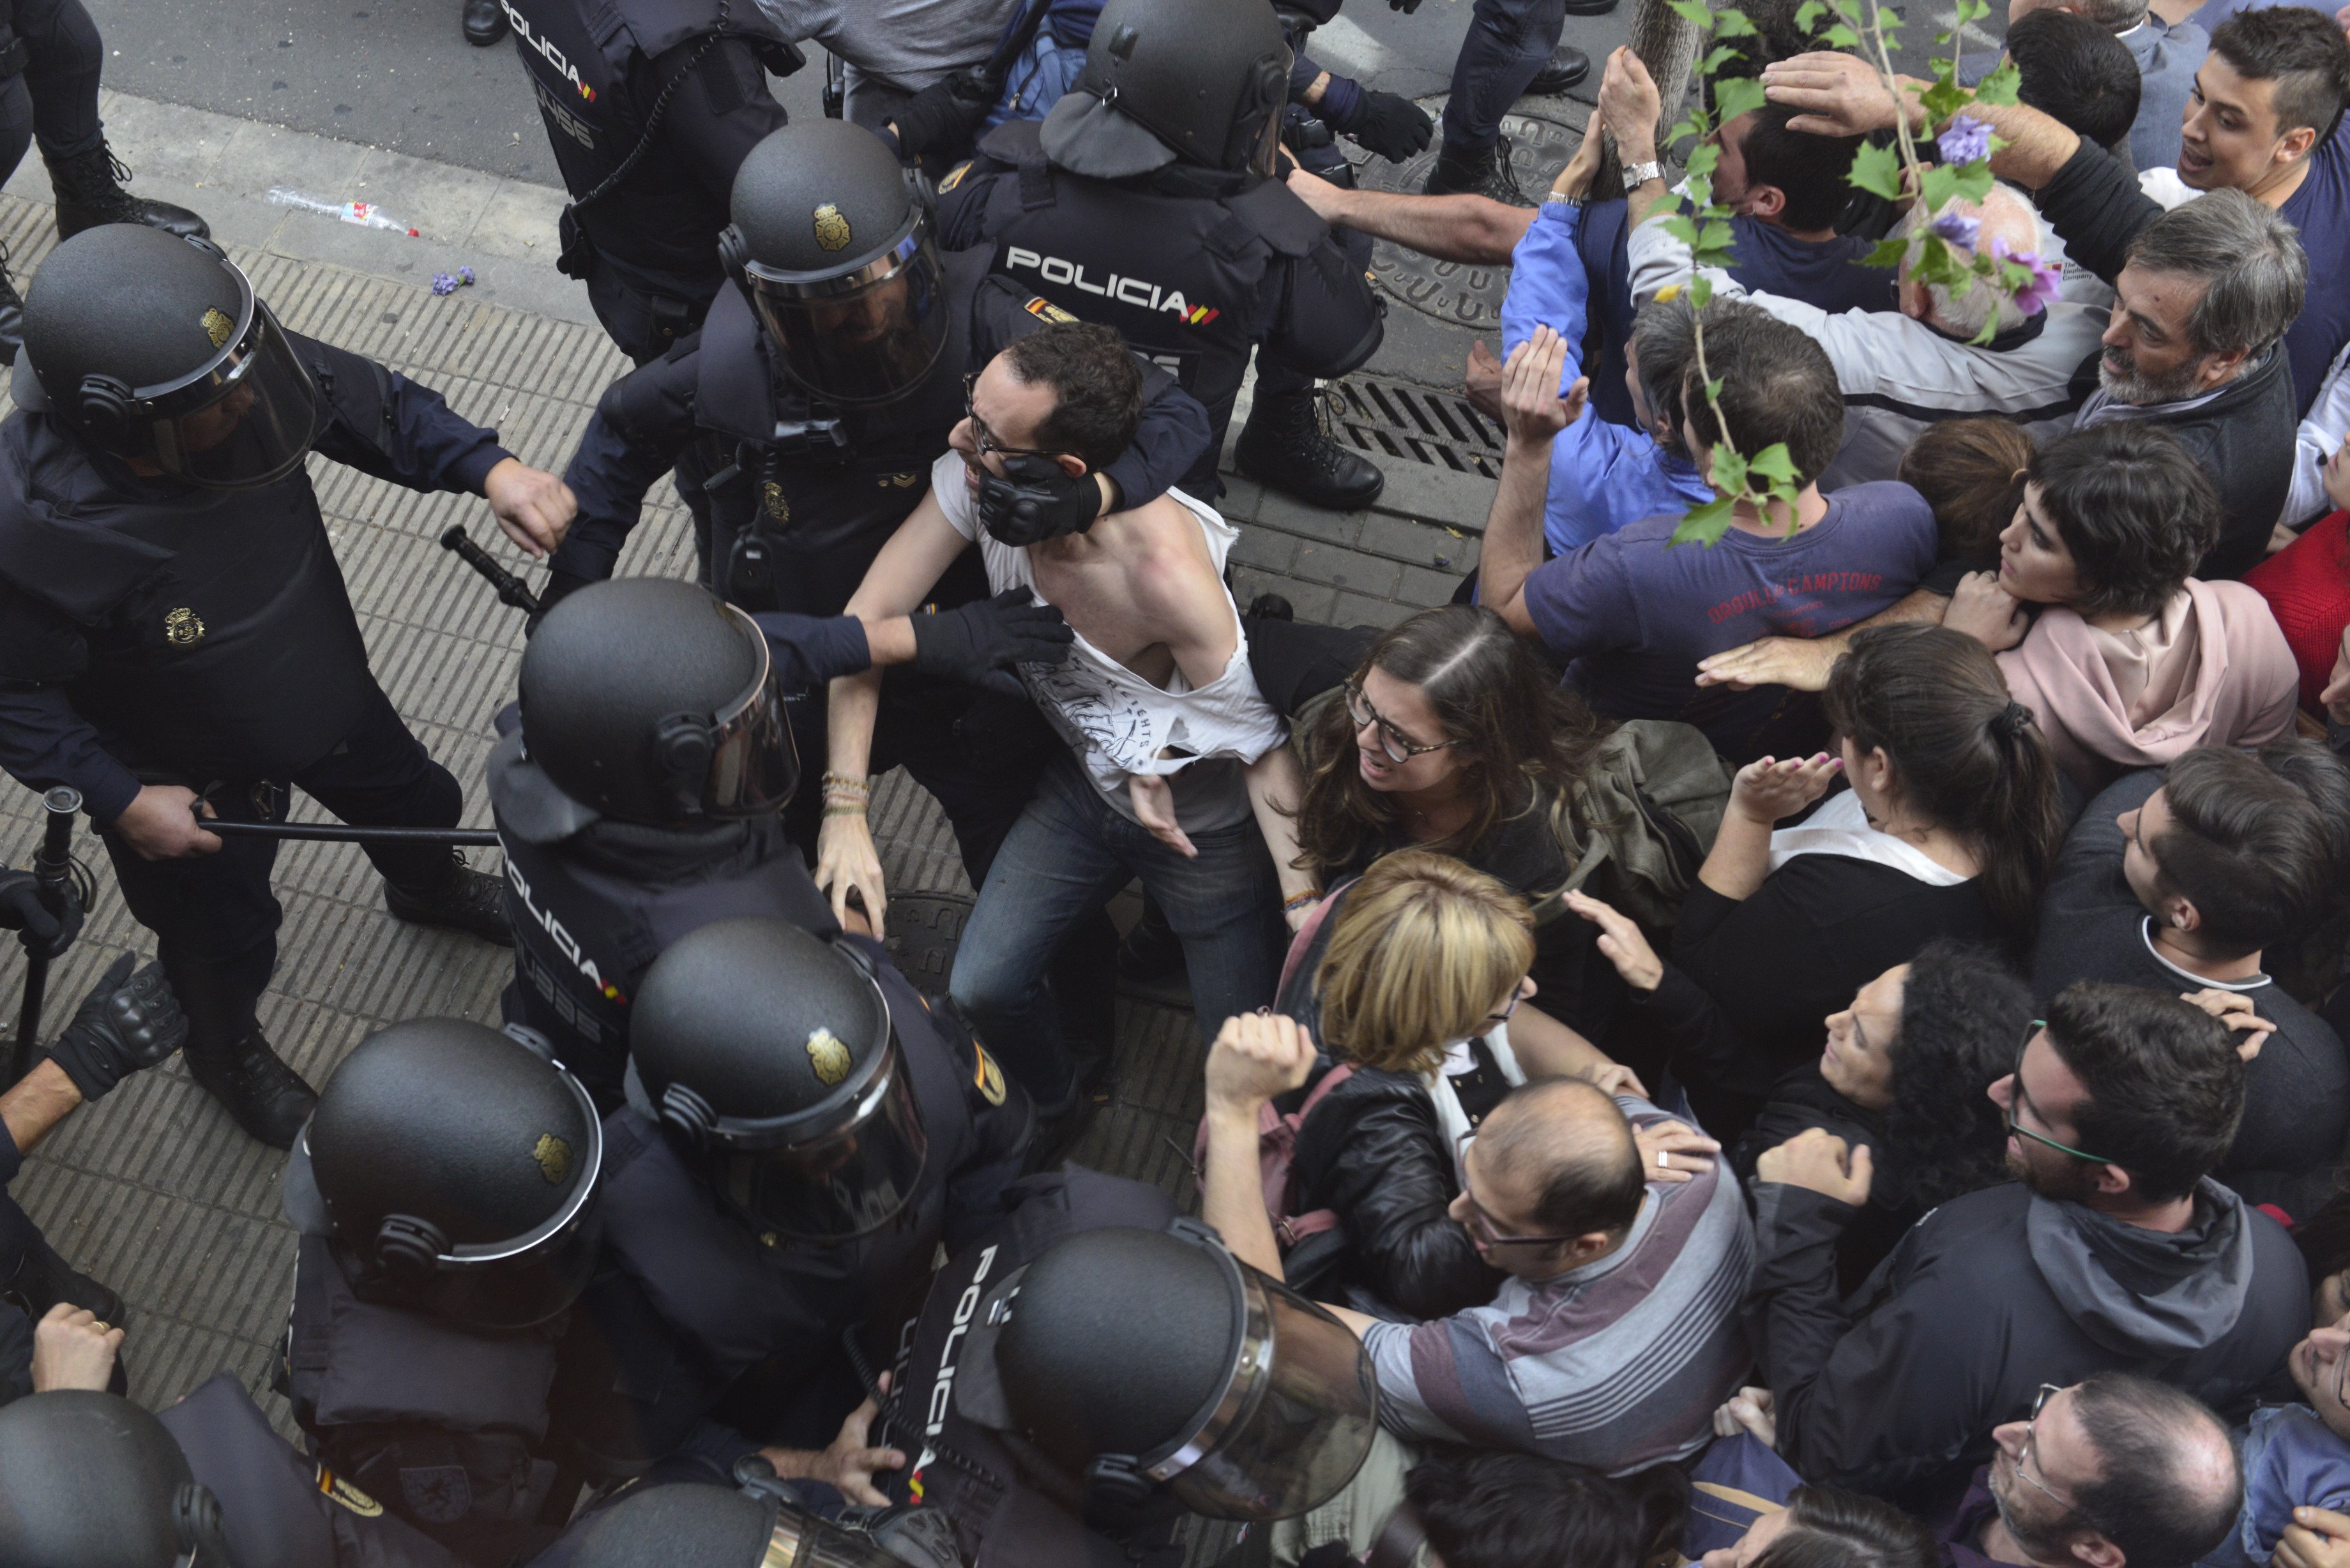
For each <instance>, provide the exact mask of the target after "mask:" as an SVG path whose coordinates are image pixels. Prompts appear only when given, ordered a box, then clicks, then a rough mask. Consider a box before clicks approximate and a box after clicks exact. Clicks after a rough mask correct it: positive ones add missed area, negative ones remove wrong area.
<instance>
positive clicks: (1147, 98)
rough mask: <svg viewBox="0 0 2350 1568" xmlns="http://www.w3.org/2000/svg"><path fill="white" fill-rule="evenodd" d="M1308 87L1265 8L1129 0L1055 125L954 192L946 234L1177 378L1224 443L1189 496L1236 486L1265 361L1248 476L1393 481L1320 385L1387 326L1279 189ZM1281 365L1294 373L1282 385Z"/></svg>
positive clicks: (1310, 491)
mask: <svg viewBox="0 0 2350 1568" xmlns="http://www.w3.org/2000/svg"><path fill="white" fill-rule="evenodd" d="M1290 74H1291V55H1290V49H1289V46H1288V44H1287V42H1286V41H1285V39H1284V35H1283V32H1282V25H1281V23H1280V21H1279V20H1278V19H1276V18H1275V16H1274V13H1273V9H1272V7H1270V6H1268V5H1265V4H1264V3H1263V0H1109V4H1107V5H1104V6H1103V7H1102V13H1101V16H1100V18H1099V19H1098V20H1097V22H1096V23H1095V24H1094V33H1093V41H1092V42H1091V44H1089V45H1088V46H1087V53H1086V67H1085V71H1084V73H1083V74H1082V75H1081V76H1079V78H1077V86H1076V88H1075V89H1074V90H1073V91H1071V92H1070V93H1068V94H1067V95H1066V96H1065V97H1064V98H1062V99H1061V100H1060V101H1059V102H1058V103H1056V104H1055V105H1054V106H1053V110H1052V112H1051V113H1050V114H1049V115H1047V116H1046V117H1045V119H1044V121H1043V122H1042V123H1041V124H1040V123H1038V122H1036V121H1034V120H1008V121H1006V122H1005V123H1003V125H1000V126H998V127H996V128H995V130H992V131H990V132H988V133H987V135H986V136H984V137H983V138H982V139H981V140H980V143H979V147H980V157H979V158H978V159H976V160H974V161H972V163H971V164H970V165H968V166H967V167H966V168H964V169H962V170H959V171H955V172H953V173H951V174H949V175H948V176H947V178H946V179H945V180H944V181H942V182H941V209H940V211H941V237H942V240H943V243H944V244H947V245H949V246H950V247H953V248H956V249H960V248H962V247H965V246H974V247H979V248H981V249H983V250H984V251H985V252H986V253H987V254H989V255H990V257H991V259H992V262H993V265H994V267H995V270H996V271H997V272H999V273H1001V274H1003V275H1005V276H1007V277H1009V278H1010V279H1011V280H1012V281H1013V282H1014V283H1016V284H1018V285H1019V286H1022V287H1024V288H1033V289H1035V290H1036V291H1037V292H1038V293H1039V294H1042V295H1043V296H1045V298H1047V299H1050V300H1051V301H1052V302H1053V303H1054V304H1055V305H1058V306H1061V307H1062V308H1063V309H1065V310H1067V311H1070V312H1071V313H1073V314H1075V315H1076V316H1079V317H1084V318H1085V319H1087V320H1090V321H1099V322H1102V323H1104V324H1105V325H1107V326H1110V327H1116V328H1118V331H1119V332H1120V333H1122V334H1123V335H1124V336H1125V337H1126V340H1127V342H1128V344H1129V345H1131V346H1132V347H1133V348H1135V350H1136V351H1137V352H1139V353H1140V354H1142V355H1143V356H1144V357H1146V358H1149V359H1152V360H1154V361H1156V362H1158V363H1159V364H1162V365H1166V366H1169V367H1170V368H1172V369H1174V370H1175V371H1176V373H1177V375H1178V377H1179V378H1180V380H1181V382H1182V384H1183V387H1184V389H1185V390H1187V391H1189V392H1191V394H1192V395H1193V396H1194V397H1196V398H1198V399H1199V400H1201V402H1202V403H1204V404H1206V405H1207V408H1208V416H1209V419H1210V421H1211V429H1212V432H1213V440H1212V441H1211V443H1210V445H1209V447H1208V450H1207V451H1206V452H1204V453H1202V454H1201V459H1200V461H1199V462H1198V463H1196V464H1195V465H1194V466H1193V468H1192V469H1191V472H1189V473H1188V474H1187V475H1186V476H1185V479H1184V482H1183V484H1184V488H1185V489H1186V490H1187V491H1190V492H1191V493H1194V494H1198V495H1202V496H1212V495H1215V494H1217V493H1220V490H1221V486H1220V484H1219V482H1218V481H1217V479H1216V459H1217V455H1218V454H1219V453H1220V452H1222V450H1223V437H1224V428H1225V425H1226V423H1227V422H1228V421H1230V420H1231V418H1232V403H1233V400H1234V398H1235V397H1236V396H1237V395H1238V393H1239V391H1240V388H1241V380H1242V378H1243V374H1244V373H1245V372H1246V370H1247V369H1248V362H1249V355H1250V353H1251V352H1252V351H1253V350H1257V349H1260V348H1261V349H1262V351H1263V354H1264V356H1265V366H1264V367H1261V368H1260V371H1259V376H1260V380H1259V383H1258V387H1257V390H1256V394H1255V401H1254V403H1253V406H1252V408H1251V410H1250V413H1249V422H1248V424H1247V426H1246V427H1244V428H1243V431H1241V440H1240V444H1239V447H1238V449H1237V457H1238V460H1239V462H1240V465H1241V468H1242V470H1243V472H1247V473H1249V474H1251V475H1252V476H1253V477H1255V478H1257V479H1259V480H1261V481H1263V483H1265V484H1267V485H1270V486H1272V487H1273V488H1274V489H1276V490H1281V491H1284V492H1286V493H1290V494H1292V495H1295V496H1296V497H1297V498H1298V499H1300V500H1302V501H1305V502H1307V503H1309V504H1314V505H1316V506H1329V507H1334V508H1340V509H1346V508H1352V507H1358V506H1365V505H1368V504H1370V502H1371V501H1372V500H1374V499H1375V498H1377V496H1378V493H1379V491H1380V489H1381V487H1382V486H1383V485H1384V484H1385V483H1386V480H1385V477H1384V476H1383V475H1382V474H1381V473H1380V472H1379V471H1378V467H1377V465H1375V464H1373V463H1370V462H1366V461H1365V460H1364V459H1363V458H1361V457H1359V456H1357V454H1355V453H1353V452H1348V451H1347V450H1346V449H1345V448H1343V447H1341V446H1338V445H1337V444H1336V442H1334V441H1332V440H1331V439H1330V437H1329V435H1328V433H1327V432H1326V431H1325V430H1324V429H1323V427H1322V424H1321V420H1320V415H1319V412H1318V400H1317V394H1316V392H1315V388H1314V385H1313V378H1315V377H1317V376H1339V375H1344V374H1345V373H1346V372H1347V371H1349V370H1352V369H1355V368H1357V366H1359V365H1361V364H1362V363H1363V362H1364V361H1366V360H1367V359H1368V358H1370V357H1371V355H1372V354H1373V353H1374V352H1376V351H1377V350H1378V346H1379V341H1380V337H1381V334H1382V332H1383V330H1384V328H1383V326H1382V322H1381V319H1380V309H1379V304H1378V299H1377V298H1376V297H1374V296H1373V295H1372V293H1371V291H1370V287H1369V284H1368V282H1367V278H1366V276H1365V275H1364V273H1363V270H1362V266H1361V265H1360V263H1359V261H1357V260H1352V259H1349V258H1348V256H1347V254H1346V252H1345V251H1344V250H1343V249H1341V248H1340V246H1339V245H1338V244H1337V243H1336V241H1334V240H1333V238H1332V236H1331V234H1330V231H1329V229H1328V228H1327V227H1326V226H1325V225H1324V223H1322V220H1321V219H1319V218H1317V217H1315V215H1314V214H1313V213H1311V212H1309V211H1307V210H1306V207H1305V203H1304V202H1301V201H1300V200H1298V198H1297V197H1296V196H1295V194H1294V193H1292V192H1291V191H1290V190H1289V188H1288V187H1287V186H1286V185H1284V184H1283V183H1282V182H1281V181H1280V180H1278V179H1276V178H1274V177H1273V176H1274V156H1275V150H1276V148H1277V146H1278V144H1279V140H1280V137H1281V130H1282V122H1283V116H1284V109H1285V108H1286V106H1287V104H1288V100H1289V91H1290ZM1309 88H1310V84H1309ZM1334 112H1336V111H1335V109H1334ZM1271 367H1279V368H1285V369H1286V371H1287V372H1288V374H1287V375H1286V376H1283V375H1280V374H1278V373H1276V374H1274V376H1273V378H1272V382H1271V384H1270V385H1268V384H1267V382H1266V380H1265V379H1264V378H1265V376H1266V369H1267V368H1271Z"/></svg>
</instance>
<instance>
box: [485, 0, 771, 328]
mask: <svg viewBox="0 0 2350 1568" xmlns="http://www.w3.org/2000/svg"><path fill="white" fill-rule="evenodd" d="M500 4H501V5H504V8H505V14H506V21H507V23H508V24H509V25H510V26H512V27H513V29H514V40H515V52H516V53H518V54H520V55H521V56H522V63H523V66H524V67H525V69H526V70H527V71H528V72H529V73H530V83H531V90H532V94H533V96H534V97H536V99H537V100H538V112H539V118H540V119H544V120H545V121H546V139H547V140H548V142H549V143H551V144H552V145H553V147H554V149H555V161H556V167H557V168H559V169H560V170H561V171H563V183H564V185H565V186H566V187H567V189H568V190H569V191H570V192H571V194H572V196H573V197H574V198H575V199H576V198H577V197H580V196H584V195H586V194H587V192H590V191H593V190H595V189H596V188H597V187H598V186H600V185H602V184H603V183H604V182H605V181H607V180H608V179H609V178H611V176H612V175H613V174H614V173H615V172H616V171H619V167H620V165H621V164H622V163H623V162H625V161H627V159H628V157H629V153H631V152H632V151H635V150H636V148H637V146H638V144H639V142H641V141H642V140H644V136H645V127H646V117H647V115H648V114H649V113H650V110H651V109H652V103H653V99H652V95H653V94H657V93H659V92H660V88H661V87H662V86H664V85H666V81H667V78H666V77H664V78H662V79H661V80H660V81H654V80H652V78H650V76H649V75H648V74H647V73H646V71H645V68H644V63H647V62H650V61H652V60H654V59H656V58H658V57H660V56H661V55H662V54H664V53H665V52H667V51H669V50H671V49H674V48H676V47H678V46H679V45H681V44H685V43H688V42H691V41H692V40H694V39H697V38H706V37H708V36H711V35H712V34H721V33H723V34H724V35H726V36H740V37H744V38H747V39H749V40H751V41H752V43H753V45H754V47H762V48H775V47H789V46H788V42H787V40H785V37H784V36H783V34H782V32H781V31H780V30H778V29H777V28H776V26H775V24H774V23H773V22H771V21H769V20H768V19H767V16H766V15H765V13H764V11H762V10H761V8H760V7H759V5H757V4H756V0H726V3H724V4H722V3H721V0H500ZM683 64H684V60H683V58H680V59H677V60H674V61H671V62H669V63H667V65H666V70H667V72H668V73H669V74H670V75H674V74H675V73H677V72H678V71H679V70H680V69H681V68H682V67H683ZM632 67H633V68H635V69H636V71H637V81H636V83H635V84H634V87H633V88H632V85H631V82H630V79H629V78H630V71H631V69H632ZM638 89H642V90H644V92H645V94H646V96H645V99H644V101H643V102H641V103H640V102H639V101H638ZM762 90H764V86H763V88H762ZM710 112H712V110H711V108H710V105H709V103H708V100H707V99H706V98H705V97H704V95H703V93H702V91H701V90H699V88H698V87H696V86H691V85H687V84H680V86H679V88H678V90H677V91H675V92H673V93H672V94H671V99H670V104H669V108H668V109H667V110H666V111H665V117H664V119H663V121H662V125H663V126H667V125H668V124H669V123H670V122H671V119H674V117H676V116H679V115H684V114H705V115H706V114H709V113H710ZM654 133H655V135H656V136H659V135H660V128H658V127H657V128H655V132H654ZM727 194H728V193H727V192H723V191H720V192H710V191H708V190H706V189H705V188H704V186H703V184H702V182H701V181H700V180H698V179H687V178H684V177H682V176H681V173H680V172H679V171H678V169H677V166H676V164H675V162H674V161H672V160H671V159H670V158H668V157H667V156H665V155H664V151H663V150H662V148H661V147H660V145H659V143H658V142H656V143H655V145H654V146H653V147H651V148H650V149H649V150H648V151H646V153H645V156H644V157H643V158H641V159H639V161H638V162H637V165H636V167H635V168H634V169H632V170H631V171H629V176H628V178H627V179H626V180H624V181H622V182H620V183H619V185H617V186H615V187H614V188H613V189H612V190H611V191H610V192H608V194H606V195H605V196H604V197H603V198H602V199H601V200H599V201H598V202H596V203H595V204H594V205H592V206H590V207H588V208H587V209H585V210H584V211H582V212H581V213H579V221H580V222H581V223H583V224H584V225H585V226H586V228H587V234H588V236H589V238H590V239H591V240H592V241H593V243H594V244H595V245H596V247H597V248H598V250H600V251H602V252H603V253H605V254H608V255H609V256H611V257H612V258H613V259H615V260H617V261H619V262H620V263H622V264H623V265H628V266H631V267H633V268H636V269H638V270H639V271H642V272H650V273H654V274H660V275H665V281H666V282H667V283H668V284H669V285H670V286H671V287H672V288H673V289H675V290H676V291H677V295H678V296H679V297H680V298H683V299H686V300H688V301H689V302H690V303H691V304H692V305H693V306H695V307H696V309H697V311H698V310H699V308H700V307H701V306H703V305H706V304H707V303H708V301H709V299H710V296H711V295H712V293H713V292H715V291H716V289H717V287H718V286H719V284H720V283H721V282H722V281H723V277H724V274H723V272H722V271H721V270H720V268H719V265H718V256H717V250H716V246H717V239H718V232H719V231H720V230H721V229H723V228H724V227H725V226H726V223H727V212H726V201H727Z"/></svg>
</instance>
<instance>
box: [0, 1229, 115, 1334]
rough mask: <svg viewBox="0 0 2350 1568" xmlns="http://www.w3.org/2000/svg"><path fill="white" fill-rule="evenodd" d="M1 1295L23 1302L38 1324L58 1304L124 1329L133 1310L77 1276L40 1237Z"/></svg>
mask: <svg viewBox="0 0 2350 1568" xmlns="http://www.w3.org/2000/svg"><path fill="white" fill-rule="evenodd" d="M0 1293H5V1294H7V1295H12V1296H14V1297H16V1299H17V1300H18V1301H19V1302H22V1303H24V1306H25V1315H26V1317H29V1318H31V1319H32V1320H33V1321H34V1322H35V1323H38V1322H40V1321H41V1318H42V1317H43V1315H44V1314H47V1312H48V1310H49V1309H50V1308H51V1307H53V1306H55V1305H57V1303H59V1302H66V1303H70V1304H72V1305H74V1306H78V1307H80V1308H81V1309H82V1310H83V1311H85V1312H88V1313H89V1314H93V1315H94V1316H95V1317H97V1319H98V1321H99V1322H100V1323H102V1324H108V1325H109V1326H111V1327H114V1328H120V1327H121V1326H122V1324H123V1320H124V1318H125V1317H126V1316H127V1315H128V1314H129V1313H130V1308H128V1307H126V1306H124V1305H123V1304H122V1298H121V1297H120V1295H118V1294H116V1293H114V1292H113V1291H110V1290H109V1289H108V1288H107V1287H106V1286H104V1285H101V1284H99V1282H97V1281H96V1280H93V1279H91V1278H90V1277H89V1276H88V1274H81V1273H76V1272H74V1270H73V1268H72V1266H71V1265H70V1264H68V1262H66V1261H65V1260H64V1259H63V1258H60V1257H58V1256H57V1250H56V1249H55V1248H53V1247H51V1246H50V1245H49V1244H48V1243H47V1241H42V1240H41V1239H40V1238H39V1237H37V1236H36V1237H35V1238H34V1239H33V1244H32V1245H31V1246H29V1247H27V1248H26V1249H25V1261H24V1262H21V1263H18V1264H17V1265H16V1274H15V1276H14V1277H13V1278H11V1279H10V1280H9V1282H7V1284H6V1285H5V1286H0Z"/></svg>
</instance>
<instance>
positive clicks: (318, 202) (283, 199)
mask: <svg viewBox="0 0 2350 1568" xmlns="http://www.w3.org/2000/svg"><path fill="white" fill-rule="evenodd" d="M269 200H270V201H272V202H276V203H277V205H279V206H281V207H297V208H299V209H300V210H302V211H303V212H305V213H317V214H318V215H319V216H321V217H327V218H340V219H341V220H342V221H343V222H344V223H357V224H358V225H359V227H361V228H363V229H390V230H391V231H392V232H393V233H394V234H406V235H408V236H409V238H411V239H415V238H417V237H418V235H417V233H416V231H415V230H414V229H412V228H410V227H409V226H408V225H407V224H406V223H401V222H400V220H399V219H398V218H395V217H392V216H391V215H390V214H389V213H386V212H385V211H384V210H383V209H382V208H380V207H379V206H377V205H376V204H375V203H374V202H329V201H328V200H326V199H325V198H324V197H322V196H313V195H311V194H309V193H308V192H303V191H296V190H293V189H291V188H289V187H287V186H284V185H273V186H271V187H270V191H269Z"/></svg>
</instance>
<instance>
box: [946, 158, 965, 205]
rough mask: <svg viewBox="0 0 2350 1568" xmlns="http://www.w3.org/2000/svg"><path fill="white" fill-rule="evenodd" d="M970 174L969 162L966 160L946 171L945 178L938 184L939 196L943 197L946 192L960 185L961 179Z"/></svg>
mask: <svg viewBox="0 0 2350 1568" xmlns="http://www.w3.org/2000/svg"><path fill="white" fill-rule="evenodd" d="M970 172H971V160H970V159H968V158H966V159H964V160H963V161H962V162H960V163H958V164H956V165H955V166H954V167H953V168H951V169H950V170H948V171H947V177H946V178H945V179H943V180H941V181H940V182H939V194H940V195H941V196H943V195H945V194H946V193H947V192H950V191H951V190H953V189H954V188H955V187H956V186H958V185H960V184H962V177H963V176H964V175H966V174H968V173H970Z"/></svg>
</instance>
